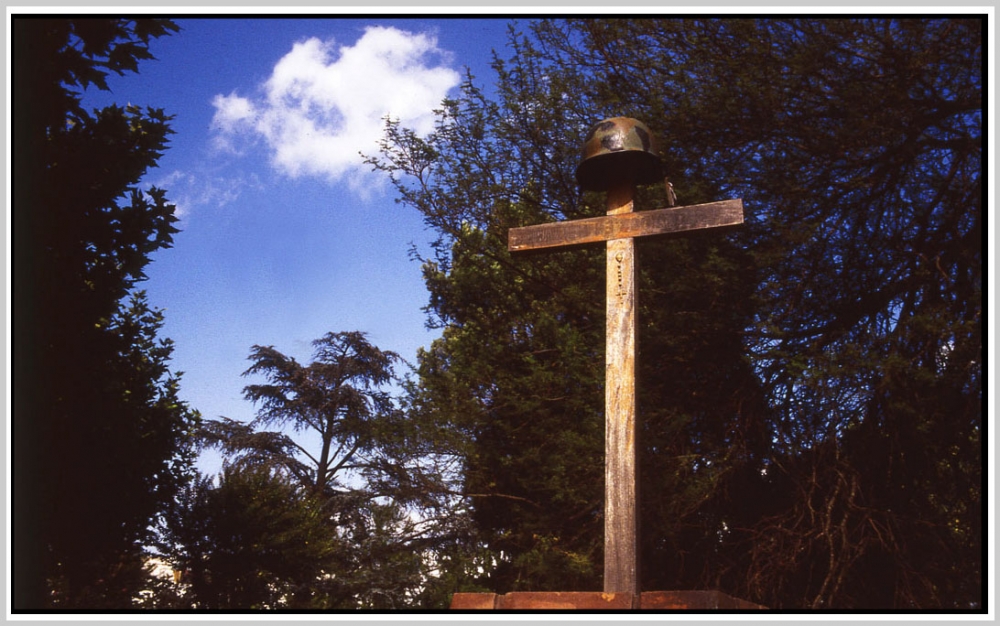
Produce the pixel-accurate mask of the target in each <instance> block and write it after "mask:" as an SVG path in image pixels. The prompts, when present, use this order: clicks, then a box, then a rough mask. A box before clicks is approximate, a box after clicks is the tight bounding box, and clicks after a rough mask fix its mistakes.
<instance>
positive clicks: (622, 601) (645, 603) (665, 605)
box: [451, 591, 767, 611]
mask: <svg viewBox="0 0 1000 626" xmlns="http://www.w3.org/2000/svg"><path fill="white" fill-rule="evenodd" d="M451 608H452V610H501V611H504V610H511V611H516V610H531V609H549V610H563V611H569V610H580V611H594V610H618V611H629V610H648V611H685V610H686V611H692V610H694V611H697V610H719V609H722V610H744V611H745V610H760V609H766V608H767V607H765V606H761V605H759V604H754V603H752V602H747V601H746V600H741V599H739V598H734V597H732V596H729V595H726V594H724V593H722V592H721V591H644V592H642V593H638V594H631V593H601V592H599V591H539V592H535V591H519V592H514V593H508V594H505V595H498V594H495V593H456V594H455V595H454V596H452V598H451Z"/></svg>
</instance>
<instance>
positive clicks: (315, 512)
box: [165, 466, 339, 610]
mask: <svg viewBox="0 0 1000 626" xmlns="http://www.w3.org/2000/svg"><path fill="white" fill-rule="evenodd" d="M171 520H172V523H171V524H170V525H169V526H168V527H167V532H166V534H165V540H166V542H165V546H166V551H167V555H168V556H169V558H170V560H171V562H172V564H173V567H174V569H175V570H177V571H179V572H181V576H180V581H179V582H180V585H181V586H180V591H179V593H178V594H177V597H176V598H174V599H173V606H171V607H170V608H194V609H200V610H245V609H258V610H259V609H281V608H316V604H315V598H314V595H313V590H314V588H315V581H316V580H317V579H321V578H325V577H329V576H330V575H331V574H330V573H329V571H328V569H326V568H327V567H328V565H329V560H330V556H331V555H332V554H334V553H335V552H336V551H337V550H338V543H339V540H338V538H337V537H335V536H334V535H333V534H332V533H331V532H330V525H329V523H328V521H327V520H326V519H325V516H324V515H323V512H322V507H320V506H317V505H316V503H315V502H313V496H312V495H311V494H310V493H309V492H308V491H307V490H305V489H303V488H302V487H301V486H300V485H297V484H295V483H294V482H292V481H290V480H289V479H288V477H286V476H284V475H282V474H281V473H278V472H274V471H272V470H271V469H270V468H268V467H263V466H244V467H236V466H228V467H226V468H225V469H224V470H223V472H222V474H221V475H220V476H219V482H218V484H215V483H214V482H213V480H212V479H210V478H201V479H200V480H198V481H196V482H195V483H193V484H192V485H191V486H189V487H188V488H187V489H186V490H185V491H184V493H183V494H182V495H181V497H180V498H178V503H177V506H176V507H175V508H174V509H173V510H172V511H171Z"/></svg>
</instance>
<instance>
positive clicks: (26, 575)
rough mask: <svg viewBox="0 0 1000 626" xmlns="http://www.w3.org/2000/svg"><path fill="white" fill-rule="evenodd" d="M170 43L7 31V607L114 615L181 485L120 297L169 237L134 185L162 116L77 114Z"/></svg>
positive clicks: (104, 31)
mask: <svg viewBox="0 0 1000 626" xmlns="http://www.w3.org/2000/svg"><path fill="white" fill-rule="evenodd" d="M174 30H177V29H176V27H175V26H174V25H173V24H172V23H170V22H169V21H165V20H149V21H142V20H140V21H138V22H136V21H129V20H98V19H93V20H75V21H74V20H65V19H24V18H17V19H14V20H13V50H14V66H13V67H14V111H13V115H14V117H13V122H14V124H13V126H14V128H15V136H14V154H15V160H14V170H13V171H14V177H13V178H14V180H16V181H17V182H16V184H15V188H14V207H13V225H14V233H13V235H14V237H13V241H14V268H15V269H14V302H15V306H14V329H15V332H14V367H15V381H16V383H15V384H16V391H15V397H14V426H13V430H14V441H13V450H14V459H13V460H14V477H15V479H14V511H15V513H14V536H15V540H14V546H15V551H14V563H15V569H14V579H15V580H14V607H15V608H17V609H39V608H46V607H53V606H54V607H60V608H62V607H66V608H108V607H112V608H120V607H127V606H129V605H130V602H131V598H132V596H133V595H134V594H135V592H136V591H138V589H140V588H141V587H140V586H139V585H141V584H142V571H143V570H142V562H141V557H142V555H141V551H140V547H141V546H142V545H143V542H144V541H146V540H147V539H148V538H149V530H148V528H149V526H150V524H151V522H152V521H153V519H154V517H155V516H156V515H157V514H158V513H159V512H161V511H162V509H163V507H164V506H165V505H166V503H168V502H170V500H171V499H172V498H173V496H174V494H175V493H176V491H177V489H178V488H179V487H180V485H181V484H183V483H184V481H185V480H186V479H187V477H188V475H189V471H190V470H189V466H190V462H191V459H192V457H191V451H190V449H189V447H188V445H187V443H186V442H187V435H188V432H189V430H190V429H191V428H192V427H193V425H194V423H195V422H196V421H197V415H196V414H195V413H193V412H192V411H190V410H189V409H188V408H187V407H186V406H184V405H183V404H182V403H181V402H180V401H179V400H178V398H177V378H176V377H175V376H173V375H171V374H170V372H169V371H168V369H167V362H168V360H169V356H170V353H171V344H170V342H169V340H159V339H157V338H156V333H157V331H158V330H159V328H160V326H161V324H162V316H161V315H160V313H158V312H157V311H154V310H151V309H150V308H149V306H148V304H147V303H146V299H145V296H144V295H143V294H142V293H136V292H134V286H135V284H136V283H137V282H138V281H140V280H142V279H143V278H144V276H143V269H144V267H145V265H146V264H147V263H148V262H149V255H150V254H151V253H152V252H154V251H155V250H158V249H161V248H164V247H169V245H170V243H171V240H172V236H173V234H174V233H176V232H177V230H176V228H175V227H174V225H173V224H174V222H175V221H176V218H175V217H174V215H173V211H174V207H173V206H172V205H170V204H169V203H168V202H167V200H166V197H165V193H164V192H163V191H162V190H159V189H151V190H149V191H147V192H143V191H140V190H139V189H138V188H136V187H135V186H134V185H136V183H137V182H138V180H139V178H140V177H141V176H142V175H143V174H144V173H145V172H146V170H147V169H148V168H150V167H153V166H154V165H155V163H156V160H157V158H158V157H159V156H160V154H161V152H162V151H163V149H164V148H165V147H166V143H167V136H168V134H169V132H170V130H169V127H168V118H167V116H165V115H164V114H163V113H162V112H161V111H158V110H152V109H150V110H146V111H145V112H144V111H142V110H140V109H139V108H138V107H134V106H129V107H127V108H121V107H117V106H111V107H108V108H106V109H103V110H101V111H93V112H89V113H88V112H86V111H84V110H83V109H82V108H81V107H80V105H79V99H80V93H81V92H80V90H81V89H84V88H86V87H88V86H91V85H95V86H97V87H102V88H106V86H105V84H104V79H103V76H104V75H105V74H106V72H107V71H114V72H117V73H125V72H127V71H135V68H136V64H137V62H138V61H139V60H141V59H146V58H149V52H148V44H149V42H150V39H151V37H158V36H161V35H163V34H166V33H168V32H169V31H174ZM129 294H132V295H131V296H130V295H129Z"/></svg>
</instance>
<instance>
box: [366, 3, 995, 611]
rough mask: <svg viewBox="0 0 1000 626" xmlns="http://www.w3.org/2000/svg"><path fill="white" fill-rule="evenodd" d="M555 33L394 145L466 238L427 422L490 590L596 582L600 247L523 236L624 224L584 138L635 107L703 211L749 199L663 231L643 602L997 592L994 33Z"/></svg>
mask: <svg viewBox="0 0 1000 626" xmlns="http://www.w3.org/2000/svg"><path fill="white" fill-rule="evenodd" d="M529 28H530V31H528V32H524V31H521V30H519V26H517V25H513V26H512V29H511V37H510V42H511V47H510V50H511V54H510V57H509V58H502V57H499V56H498V58H497V60H496V62H495V69H496V72H497V78H498V82H497V85H496V96H495V97H491V96H487V95H486V94H485V93H484V91H483V90H482V89H481V88H480V87H479V86H478V84H477V82H476V79H475V77H472V76H469V77H468V80H467V81H466V83H465V84H464V85H463V89H462V93H461V95H460V96H459V97H457V98H455V99H454V100H449V101H447V102H446V103H445V104H444V106H443V108H442V110H441V112H440V115H439V121H438V125H437V128H436V130H435V132H434V133H432V134H431V135H430V136H428V137H425V138H421V137H418V136H417V135H415V134H414V133H413V132H411V131H410V130H408V129H406V128H402V127H400V126H399V125H398V124H396V123H393V122H392V121H390V122H389V125H388V127H387V137H386V141H385V143H384V146H383V153H382V155H381V156H379V157H376V158H373V159H371V162H372V163H373V165H375V166H376V167H379V168H381V169H382V170H384V171H386V172H387V173H388V174H389V176H390V177H391V179H392V180H393V181H394V182H395V184H396V186H397V189H398V191H399V193H400V196H401V201H402V202H403V203H404V204H406V205H407V206H410V207H413V208H415V209H417V210H419V211H420V212H421V213H422V214H423V215H424V217H425V219H426V221H427V224H428V225H429V226H430V227H432V228H433V229H434V230H435V231H437V232H438V233H439V234H440V239H439V240H438V241H437V244H436V246H435V254H434V255H433V256H432V257H431V258H427V259H424V273H425V279H426V281H427V285H428V288H429V290H430V292H431V299H430V304H429V307H428V312H429V323H431V324H434V325H440V326H441V327H442V328H443V333H442V337H441V339H440V340H438V341H436V342H435V343H434V344H433V345H432V346H431V347H430V348H429V349H428V350H426V351H424V352H422V353H421V354H420V357H419V363H418V366H417V373H418V379H417V383H416V385H415V386H414V393H413V394H412V402H413V406H414V408H415V411H414V413H413V415H414V418H415V419H419V420H420V421H421V423H423V424H425V425H426V429H427V432H428V436H429V437H437V438H436V439H435V441H437V442H438V445H440V446H441V450H443V451H447V452H448V453H450V454H453V455H455V457H456V458H460V459H461V462H462V472H461V481H460V484H461V493H462V494H463V495H464V497H465V498H466V501H467V502H468V503H469V505H470V512H471V518H472V519H473V520H474V523H475V526H476V527H477V528H478V529H479V531H480V532H481V533H482V535H481V540H482V541H483V542H484V545H486V546H488V549H489V550H490V551H491V552H492V553H493V554H494V555H496V556H495V558H496V565H495V566H494V567H491V568H487V569H486V570H485V571H484V573H483V574H482V576H480V577H479V579H480V580H479V582H480V583H482V584H485V585H487V586H488V587H489V588H491V589H492V590H494V591H497V592H505V591H510V590H514V589H531V590H545V589H549V590H565V589H566V588H574V589H597V588H599V587H598V585H599V575H598V573H599V572H600V560H601V556H602V555H601V551H600V545H601V540H602V537H601V532H600V528H601V524H600V516H601V497H602V496H601V484H602V478H601V467H602V461H601V458H602V453H601V448H600V441H601V439H602V437H601V427H602V415H601V414H600V406H601V401H600V395H601V390H602V380H603V367H602V365H603V362H602V361H603V359H602V355H603V347H602V346H603V337H602V332H601V331H602V329H603V298H602V297H601V295H600V294H601V293H602V291H601V290H602V289H603V280H604V277H603V263H602V259H601V253H600V251H586V250H583V251H572V252H564V253H548V254H546V255H539V256H536V257H532V258H530V259H512V258H510V257H509V256H508V255H507V253H506V233H507V230H508V229H509V228H510V227H512V226H520V225H527V224H532V223H539V222H543V221H550V220H554V219H569V218H576V217H582V216H589V215H597V214H600V212H601V211H602V203H601V198H600V197H599V196H597V195H596V194H592V193H580V192H579V191H578V190H577V189H576V186H575V183H574V182H573V180H572V172H573V170H574V168H575V166H576V163H577V159H578V152H577V150H578V147H579V146H582V143H583V141H582V140H583V134H584V133H585V132H586V130H587V129H588V128H589V127H590V126H592V125H593V123H594V122H596V121H598V120H600V119H602V118H607V117H612V116H617V115H627V116H632V117H636V118H638V119H640V120H642V121H644V122H645V123H647V124H648V125H649V126H650V127H651V128H652V130H653V131H654V133H655V134H656V135H657V137H658V139H659V140H660V141H659V145H660V146H661V149H662V155H661V156H662V157H663V159H664V161H665V163H666V165H667V170H668V172H669V175H670V179H671V181H672V182H673V183H674V185H675V188H676V190H677V195H678V199H679V203H680V204H694V203H697V202H705V201H711V200H718V199H725V198H728V197H742V198H743V200H744V203H745V205H746V207H747V224H746V226H745V227H744V228H743V229H741V230H740V231H739V232H736V233H733V234H731V235H729V236H727V237H725V238H718V237H711V238H709V237H698V236H694V237H687V238H684V239H669V240H664V241H651V242H641V241H640V243H639V259H640V261H639V263H640V268H641V275H640V277H639V303H640V315H639V325H640V329H639V350H640V355H639V368H640V369H639V373H638V394H639V403H640V404H639V419H640V428H641V437H640V445H641V446H642V450H641V453H640V454H641V463H640V475H641V485H640V488H639V492H640V494H641V502H642V504H641V506H642V511H641V515H642V521H641V528H642V538H641V542H642V547H641V549H640V553H642V554H643V562H642V580H641V584H642V587H643V588H644V589H675V588H695V589H698V588H720V589H722V590H723V591H725V592H728V593H731V594H734V595H738V596H742V597H745V598H748V599H750V600H753V601H757V602H760V603H762V604H765V605H768V606H772V607H775V608H803V607H805V608H828V607H835V608H892V607H895V608H926V607H943V608H959V609H967V608H970V607H978V606H981V603H982V594H981V591H982V590H981V587H980V584H981V573H980V572H981V554H980V548H981V545H982V544H981V522H980V517H979V516H980V511H981V491H980V488H981V481H982V473H981V459H982V455H981V439H980V436H981V417H982V416H981V408H980V405H981V401H982V378H981V371H982V334H981V326H982V268H981V264H982V250H981V234H982V204H981V193H982V180H981V167H982V163H981V139H982V132H981V126H982V82H981V76H982V74H981V69H982V22H981V21H979V20H977V19H911V18H899V19H874V18H870V19H777V18H767V19H629V20H604V19H579V20H541V21H539V22H534V23H532V24H531V25H530V27H529ZM661 206H666V199H665V197H664V191H663V190H662V189H658V188H645V189H640V190H639V194H638V196H637V209H643V208H659V207H661ZM442 432H445V433H447V435H446V436H440V435H441V433H442Z"/></svg>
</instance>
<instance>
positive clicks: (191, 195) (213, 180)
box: [153, 170, 264, 220]
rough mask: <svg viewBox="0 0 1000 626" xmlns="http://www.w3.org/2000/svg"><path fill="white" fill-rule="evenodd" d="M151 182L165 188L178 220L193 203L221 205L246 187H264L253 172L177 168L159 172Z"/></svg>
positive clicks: (231, 200) (245, 189)
mask: <svg viewBox="0 0 1000 626" xmlns="http://www.w3.org/2000/svg"><path fill="white" fill-rule="evenodd" d="M153 184H154V185H156V186H157V187H161V188H163V189H166V190H167V198H168V199H169V200H170V202H171V203H172V204H174V206H175V207H176V209H175V211H174V214H175V215H176V216H177V217H178V218H180V219H181V220H184V219H186V218H187V217H188V215H190V213H191V212H192V210H194V209H195V208H196V207H214V208H222V207H225V206H226V205H228V204H232V203H234V202H236V201H237V200H239V198H240V196H242V195H243V193H244V192H245V191H247V190H257V191H259V190H261V189H263V188H264V185H263V184H262V183H261V181H260V180H259V179H258V178H257V175H256V174H250V175H249V176H247V175H244V174H239V175H237V176H228V177H227V176H210V175H208V174H207V173H205V172H182V171H180V170H174V171H173V172H171V173H169V174H166V175H164V176H161V177H160V178H159V179H157V180H156V181H154V183H153Z"/></svg>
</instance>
